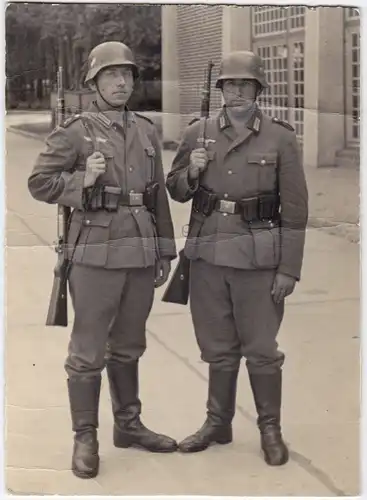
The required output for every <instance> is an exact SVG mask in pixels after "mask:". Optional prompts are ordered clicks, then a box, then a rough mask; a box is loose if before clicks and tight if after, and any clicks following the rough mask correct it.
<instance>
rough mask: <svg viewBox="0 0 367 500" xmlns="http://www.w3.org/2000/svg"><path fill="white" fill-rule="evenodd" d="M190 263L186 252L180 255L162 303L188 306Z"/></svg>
mask: <svg viewBox="0 0 367 500" xmlns="http://www.w3.org/2000/svg"><path fill="white" fill-rule="evenodd" d="M189 285H190V261H189V259H188V258H187V257H186V256H185V254H184V251H183V250H181V252H180V253H179V261H178V264H177V266H176V269H175V270H174V272H173V275H172V278H171V280H170V282H169V283H168V286H167V288H166V290H165V292H164V294H163V297H162V302H169V303H171V304H180V305H184V306H185V305H187V303H188V301H189Z"/></svg>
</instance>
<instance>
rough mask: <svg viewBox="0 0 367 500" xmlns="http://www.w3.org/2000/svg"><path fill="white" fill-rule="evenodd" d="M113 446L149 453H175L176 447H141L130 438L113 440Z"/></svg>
mask: <svg viewBox="0 0 367 500" xmlns="http://www.w3.org/2000/svg"><path fill="white" fill-rule="evenodd" d="M113 444H114V446H115V447H116V448H137V449H141V450H146V451H150V452H151V453H173V452H175V451H177V448H178V446H177V445H176V446H175V447H172V448H153V447H149V446H143V445H141V444H140V443H137V442H136V441H134V440H132V439H130V438H121V437H119V438H114V439H113Z"/></svg>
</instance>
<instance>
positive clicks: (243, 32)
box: [221, 5, 252, 105]
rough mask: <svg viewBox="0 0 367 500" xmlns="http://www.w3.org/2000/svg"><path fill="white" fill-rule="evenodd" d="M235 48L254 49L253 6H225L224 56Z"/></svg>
mask: <svg viewBox="0 0 367 500" xmlns="http://www.w3.org/2000/svg"><path fill="white" fill-rule="evenodd" d="M233 50H252V24H251V7H240V6H235V5H231V6H226V5H225V6H223V27H222V57H223V56H225V55H226V54H228V52H232V51H233ZM221 102H222V105H223V104H224V100H223V96H222V97H221Z"/></svg>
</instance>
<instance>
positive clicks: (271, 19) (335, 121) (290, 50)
mask: <svg viewBox="0 0 367 500" xmlns="http://www.w3.org/2000/svg"><path fill="white" fill-rule="evenodd" d="M359 31H360V22H359V14H358V11H357V10H356V9H354V8H349V7H348V8H346V7H316V8H310V7H302V6H292V7H287V8H284V7H260V6H253V7H244V6H222V5H195V4H191V5H187V4H182V5H165V6H162V42H163V47H162V68H163V69H162V80H163V109H162V110H163V112H164V113H165V114H164V118H163V134H164V139H165V140H166V141H178V140H179V139H180V136H181V134H182V131H183V128H184V127H185V126H186V125H187V123H188V121H189V120H190V119H191V118H192V117H193V116H195V115H198V113H199V111H200V97H201V86H202V82H203V78H204V71H205V68H206V66H207V63H208V60H209V59H210V58H212V59H213V61H214V63H215V64H216V66H215V68H214V71H213V80H214V81H215V77H216V75H217V71H218V63H219V61H220V59H221V57H222V56H223V55H224V54H226V53H227V52H229V51H231V50H238V49H247V50H253V51H254V52H256V53H258V54H259V55H261V57H262V58H263V60H264V63H265V70H266V75H267V79H268V82H269V84H270V92H267V93H265V94H264V95H263V96H262V98H261V99H260V103H261V106H262V107H263V109H264V110H265V111H266V112H268V113H269V114H270V115H272V116H277V117H279V118H281V119H285V120H287V121H289V122H290V123H291V124H292V125H293V126H294V127H295V129H296V132H297V136H298V138H299V140H300V142H301V144H302V145H303V155H304V163H305V165H308V166H327V165H337V164H344V165H346V164H348V162H349V164H352V165H353V164H356V163H358V155H359V130H360V127H359V114H360V109H359V108H360V106H359V95H360V55H359V45H360V44H359V42H360V34H359ZM214 81H213V87H212V109H213V110H214V109H216V108H218V107H220V105H221V95H220V92H219V91H217V90H216V89H215V88H214Z"/></svg>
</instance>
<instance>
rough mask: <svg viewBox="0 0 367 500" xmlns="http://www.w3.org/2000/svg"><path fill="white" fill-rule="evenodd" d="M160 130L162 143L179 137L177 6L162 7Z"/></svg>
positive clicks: (173, 140)
mask: <svg viewBox="0 0 367 500" xmlns="http://www.w3.org/2000/svg"><path fill="white" fill-rule="evenodd" d="M161 8H162V129H163V142H164V143H166V144H167V143H170V142H175V141H177V139H178V138H179V137H180V88H179V67H178V52H177V6H176V5H162V7H161Z"/></svg>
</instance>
